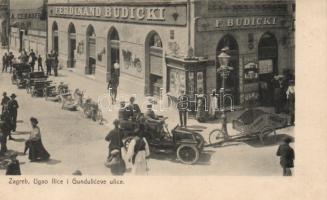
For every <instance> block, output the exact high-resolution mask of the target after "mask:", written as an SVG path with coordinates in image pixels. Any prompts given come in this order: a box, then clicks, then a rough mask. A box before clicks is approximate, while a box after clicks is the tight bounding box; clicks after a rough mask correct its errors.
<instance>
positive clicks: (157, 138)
mask: <svg viewBox="0 0 327 200" xmlns="http://www.w3.org/2000/svg"><path fill="white" fill-rule="evenodd" d="M165 119H166V118H163V119H162V120H163V122H164V123H162V125H161V126H162V127H161V128H159V129H155V130H154V129H151V128H150V129H148V128H146V131H145V132H146V133H145V135H146V136H145V137H146V139H147V141H148V143H149V147H150V151H151V154H152V155H153V154H156V153H173V154H175V155H176V157H177V159H178V160H179V161H180V162H181V163H184V164H189V165H191V164H194V163H196V162H197V161H198V159H199V157H200V153H201V152H202V150H203V147H204V143H205V142H204V138H203V137H202V135H200V134H199V133H197V132H195V131H192V130H188V129H186V128H181V127H179V126H178V125H177V126H176V127H175V128H173V129H172V131H171V132H169V130H168V128H167V124H166V123H165ZM133 137H134V136H132V135H130V136H127V138H125V139H124V146H125V148H126V149H128V145H129V143H130V142H131V140H132V139H133Z"/></svg>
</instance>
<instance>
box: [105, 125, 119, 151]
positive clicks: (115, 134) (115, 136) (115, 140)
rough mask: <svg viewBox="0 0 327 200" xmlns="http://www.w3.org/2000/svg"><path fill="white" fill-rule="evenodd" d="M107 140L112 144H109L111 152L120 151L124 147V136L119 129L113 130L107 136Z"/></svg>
mask: <svg viewBox="0 0 327 200" xmlns="http://www.w3.org/2000/svg"><path fill="white" fill-rule="evenodd" d="M105 140H106V141H107V142H110V144H109V152H111V151H112V150H114V149H118V150H120V149H121V147H123V141H122V135H121V132H120V130H119V129H113V130H111V131H110V132H109V133H108V135H107V136H106V138H105Z"/></svg>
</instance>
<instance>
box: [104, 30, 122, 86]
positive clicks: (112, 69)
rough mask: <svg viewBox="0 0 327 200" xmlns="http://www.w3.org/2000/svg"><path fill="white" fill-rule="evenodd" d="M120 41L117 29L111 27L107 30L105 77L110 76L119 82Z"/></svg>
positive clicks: (109, 77)
mask: <svg viewBox="0 0 327 200" xmlns="http://www.w3.org/2000/svg"><path fill="white" fill-rule="evenodd" d="M119 48H120V42H119V35H118V32H117V30H116V29H115V28H114V27H113V28H111V29H110V30H109V32H108V54H107V56H108V57H107V78H108V80H109V79H112V76H116V77H115V78H116V79H117V80H118V82H119V76H120V65H121V63H120V53H119V52H120V49H119Z"/></svg>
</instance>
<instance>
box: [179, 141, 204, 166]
mask: <svg viewBox="0 0 327 200" xmlns="http://www.w3.org/2000/svg"><path fill="white" fill-rule="evenodd" d="M177 158H178V160H180V161H181V162H182V163H184V164H188V165H192V164H194V163H196V162H197V161H198V159H199V150H198V149H197V148H196V147H195V146H194V145H187V144H183V145H181V146H179V147H178V149H177Z"/></svg>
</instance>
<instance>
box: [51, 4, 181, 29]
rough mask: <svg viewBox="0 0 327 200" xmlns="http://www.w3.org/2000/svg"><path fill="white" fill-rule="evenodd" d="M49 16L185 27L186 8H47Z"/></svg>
mask: <svg viewBox="0 0 327 200" xmlns="http://www.w3.org/2000/svg"><path fill="white" fill-rule="evenodd" d="M176 13H178V14H180V15H181V16H184V17H179V18H178V19H176V18H174V14H176ZM183 13H184V14H183ZM49 16H52V17H74V18H86V17H87V18H90V19H91V18H92V19H93V18H94V19H100V20H108V21H109V20H110V21H126V22H147V23H155V22H157V23H163V24H177V25H185V24H186V6H185V5H175V6H49Z"/></svg>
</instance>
